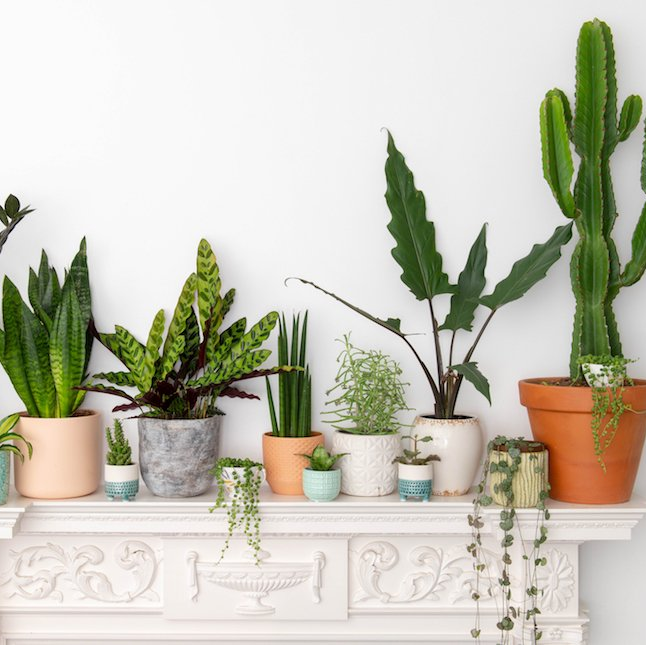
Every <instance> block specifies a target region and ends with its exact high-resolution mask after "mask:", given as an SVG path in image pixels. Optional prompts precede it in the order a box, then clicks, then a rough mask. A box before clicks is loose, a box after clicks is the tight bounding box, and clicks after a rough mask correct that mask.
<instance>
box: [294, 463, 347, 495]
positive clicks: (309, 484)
mask: <svg viewBox="0 0 646 645" xmlns="http://www.w3.org/2000/svg"><path fill="white" fill-rule="evenodd" d="M303 492H304V493H305V495H306V497H307V498H308V499H311V500H312V501H313V502H331V501H332V500H334V499H336V498H337V497H338V496H339V493H340V492H341V471H340V470H311V469H310V468H304V469H303Z"/></svg>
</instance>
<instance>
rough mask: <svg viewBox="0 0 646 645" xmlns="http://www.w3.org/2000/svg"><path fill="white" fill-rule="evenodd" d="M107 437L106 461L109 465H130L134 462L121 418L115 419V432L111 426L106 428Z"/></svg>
mask: <svg viewBox="0 0 646 645" xmlns="http://www.w3.org/2000/svg"><path fill="white" fill-rule="evenodd" d="M105 438H106V439H107V441H108V454H107V455H106V462H107V463H108V465H109V466H129V465H130V464H132V460H131V457H132V449H131V448H130V442H129V441H128V439H127V438H126V436H125V435H124V434H123V426H122V425H121V421H119V419H115V420H114V434H113V433H112V432H111V431H110V428H106V429H105Z"/></svg>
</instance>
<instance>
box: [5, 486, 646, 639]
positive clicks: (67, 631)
mask: <svg viewBox="0 0 646 645" xmlns="http://www.w3.org/2000/svg"><path fill="white" fill-rule="evenodd" d="M214 497H215V495H214V494H208V495H204V496H202V497H197V498H192V499H182V500H170V499H162V498H158V497H154V496H152V495H151V494H150V493H149V492H148V491H146V490H145V489H143V490H142V491H141V492H140V493H139V495H138V496H137V499H136V500H135V501H134V502H117V501H115V502H110V501H108V500H107V499H105V497H104V496H103V495H102V493H95V494H94V495H90V496H88V497H84V498H81V499H73V500H60V501H47V500H31V499H25V498H21V497H19V496H17V495H16V494H15V493H12V495H11V496H10V499H9V502H8V503H7V505H6V506H3V507H0V537H1V538H4V539H3V540H0V634H1V636H0V644H1V645H50V644H54V643H56V644H57V645H61V644H63V643H64V644H67V643H69V644H76V643H79V644H80V643H97V644H100V645H111V644H116V643H121V644H123V643H124V642H126V643H130V642H134V641H137V642H142V643H149V644H152V643H164V644H171V645H175V644H177V645H179V643H182V644H184V645H185V644H191V643H195V644H197V643H202V644H203V643H206V642H214V643H216V642H217V643H219V644H221V643H240V642H247V643H248V642H257V643H269V642H278V643H281V642H285V643H287V642H289V643H331V642H335V643H351V642H360V643H364V644H372V643H375V644H377V643H379V644H380V645H383V644H384V643H392V644H394V643H402V642H410V643H432V642H434V643H443V644H446V643H452V644H453V643H457V644H464V645H466V644H468V643H472V642H473V640H472V639H471V637H470V635H469V631H470V629H471V627H472V626H473V614H474V603H473V601H472V600H471V592H472V588H473V582H474V573H473V568H472V559H471V557H470V556H469V554H468V553H467V551H466V544H467V543H468V542H470V528H469V526H468V523H467V515H468V514H469V513H470V512H471V499H472V497H471V496H465V497H459V498H433V500H432V501H431V502H430V503H422V502H411V501H409V502H400V501H399V498H398V497H397V496H396V495H391V496H387V497H382V498H358V497H347V496H341V497H340V498H339V499H338V500H336V501H334V502H330V503H322V504H314V503H311V502H309V501H307V500H306V499H304V498H300V497H284V496H276V495H273V494H272V493H271V492H269V491H268V490H266V491H265V490H263V491H262V495H261V506H260V513H261V517H262V523H261V531H262V549H263V553H262V554H261V555H262V558H263V559H262V565H261V566H260V567H257V566H256V565H255V564H254V562H253V560H251V559H250V558H249V554H248V553H247V550H246V546H245V542H244V539H235V540H232V543H231V548H230V550H229V552H228V553H227V555H226V557H225V559H224V560H223V561H222V562H220V563H219V564H217V560H218V557H219V553H220V548H221V545H222V541H223V535H224V533H225V531H226V516H225V513H224V511H223V510H218V511H216V512H214V513H209V512H208V508H209V506H211V504H212V502H213V499H214ZM550 509H551V519H550V521H549V524H548V526H549V539H548V542H547V545H546V546H545V548H544V555H545V556H546V557H547V560H548V563H547V566H546V567H543V568H541V576H542V579H541V586H542V587H543V589H544V594H543V597H542V599H541V611H542V616H541V627H542V629H543V632H544V635H543V638H542V640H541V643H543V644H544V645H561V644H567V645H571V644H575V643H576V644H581V643H586V642H587V636H586V635H587V626H588V621H589V618H588V616H587V614H586V612H585V611H584V609H583V608H582V606H581V602H580V597H579V558H578V551H579V546H580V545H581V544H582V543H583V542H587V541H590V540H628V539H630V537H631V531H632V529H633V527H634V526H635V525H636V524H637V522H639V521H640V520H641V519H642V517H643V516H644V514H645V513H646V502H644V500H641V499H634V500H632V501H631V502H629V503H627V504H620V505H616V506H598V507H597V506H578V505H572V504H563V503H559V502H554V501H551V502H550ZM518 515H519V518H520V524H521V530H522V532H523V538H524V539H526V540H530V541H531V540H532V539H533V530H534V527H535V522H536V512H535V511H531V510H527V511H518ZM484 517H485V528H484V529H483V530H482V531H481V533H482V536H483V540H484V544H485V546H486V548H487V549H489V550H490V551H491V552H492V553H496V552H497V550H498V544H499V542H500V535H501V533H500V530H499V529H498V526H497V524H498V521H497V517H498V509H497V508H496V507H492V508H488V509H485V511H484ZM493 563H494V564H493V565H492V567H494V568H492V569H491V572H490V573H491V575H492V576H493V577H494V578H496V577H497V574H496V571H495V559H493ZM515 563H517V570H515V572H514V571H512V580H513V579H514V576H515V577H516V583H517V586H518V587H519V588H521V589H522V559H521V558H520V557H517V558H515ZM608 582H609V585H611V583H612V581H611V580H609V581H608ZM495 602H496V598H495V596H494V598H487V599H486V600H485V601H483V602H482V609H481V613H482V615H483V626H484V629H483V633H485V636H484V638H483V642H487V643H494V642H496V633H495V630H494V629H493V625H494V623H495V620H494V617H495V614H496V612H495ZM592 620H594V617H592ZM517 642H518V643H520V642H521V639H520V634H519V635H518V640H517ZM526 642H530V641H526Z"/></svg>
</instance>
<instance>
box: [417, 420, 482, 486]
mask: <svg viewBox="0 0 646 645" xmlns="http://www.w3.org/2000/svg"><path fill="white" fill-rule="evenodd" d="M413 433H417V434H419V435H420V437H425V436H427V435H430V436H431V437H433V441H431V442H429V443H427V444H426V446H425V450H424V452H423V454H422V456H426V454H428V453H433V454H436V455H438V456H439V457H440V461H435V462H433V495H448V496H456V495H466V494H467V493H468V492H469V489H470V488H471V486H472V485H473V481H474V479H475V476H476V472H477V471H478V466H480V464H481V463H482V458H483V451H482V447H483V446H482V444H483V441H482V431H481V430H480V423H478V419H477V418H476V417H462V418H459V419H436V418H434V417H432V416H430V415H429V416H418V417H416V418H415V428H414V430H413Z"/></svg>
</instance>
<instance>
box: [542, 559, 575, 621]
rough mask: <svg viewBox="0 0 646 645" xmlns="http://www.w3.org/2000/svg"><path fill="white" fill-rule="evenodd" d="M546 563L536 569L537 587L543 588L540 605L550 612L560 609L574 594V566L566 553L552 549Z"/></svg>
mask: <svg viewBox="0 0 646 645" xmlns="http://www.w3.org/2000/svg"><path fill="white" fill-rule="evenodd" d="M546 557H547V564H546V565H545V566H544V567H541V568H540V569H539V571H538V587H539V588H540V589H542V590H543V597H542V599H541V607H542V608H543V609H549V610H550V611H551V612H552V613H557V612H559V611H562V610H563V609H565V608H566V607H567V606H568V603H569V601H570V599H571V598H572V596H574V588H575V580H574V567H573V566H572V564H571V563H570V560H569V558H568V557H567V554H565V553H562V552H561V551H558V550H557V549H552V550H551V551H549V553H548V554H547V556H546Z"/></svg>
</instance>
